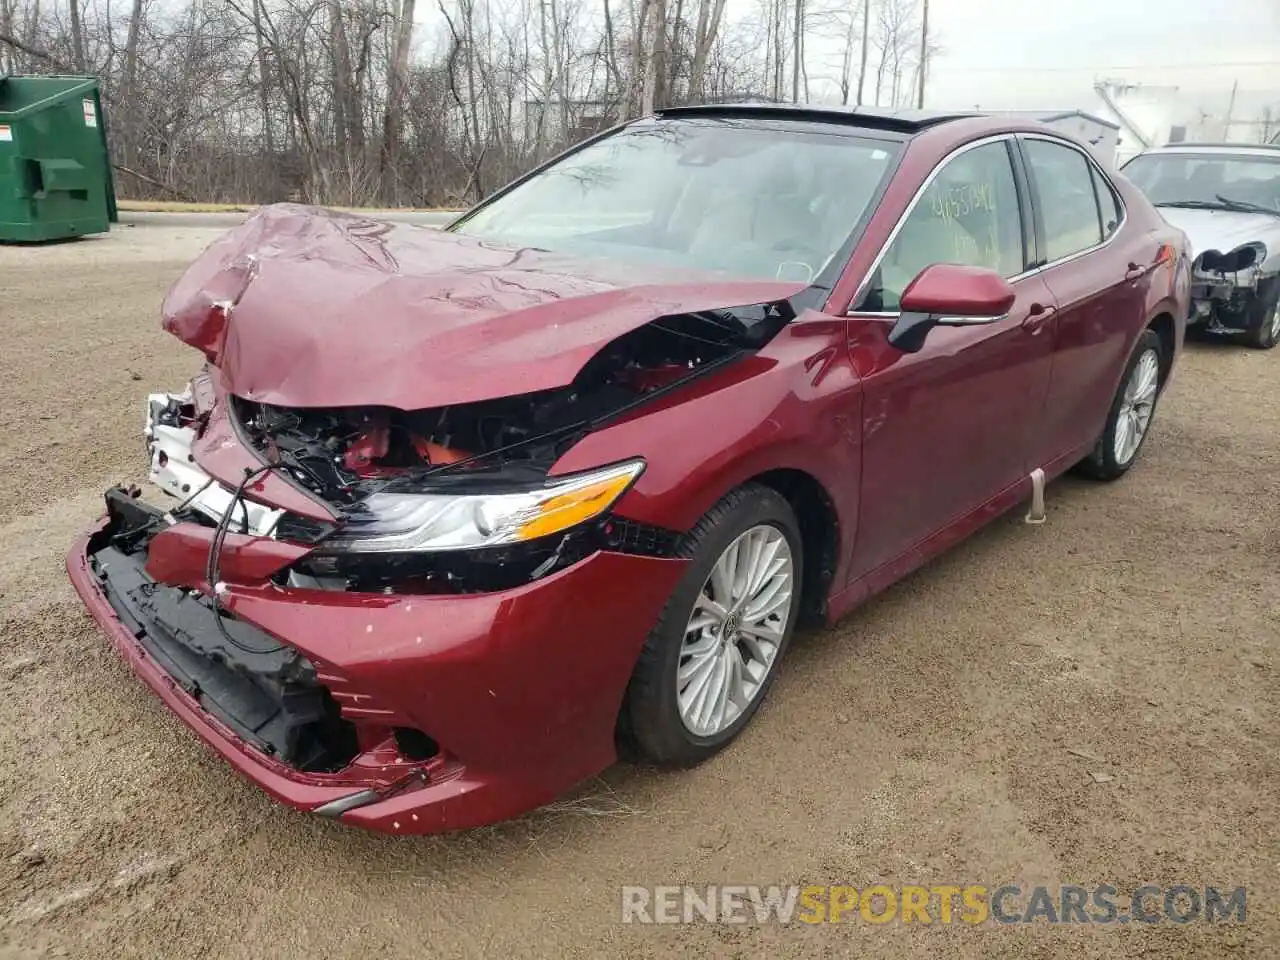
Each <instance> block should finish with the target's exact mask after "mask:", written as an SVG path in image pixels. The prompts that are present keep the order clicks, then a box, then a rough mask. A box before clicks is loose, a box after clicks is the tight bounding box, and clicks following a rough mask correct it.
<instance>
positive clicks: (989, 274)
mask: <svg viewBox="0 0 1280 960" xmlns="http://www.w3.org/2000/svg"><path fill="white" fill-rule="evenodd" d="M1016 298H1017V294H1016V293H1014V290H1013V287H1012V286H1010V285H1009V281H1008V280H1006V279H1005V278H1004V277H1002V276H1000V274H998V273H996V272H995V271H994V270H989V269H987V268H986V267H962V266H960V265H959V264H955V263H935V264H932V265H930V266H927V267H925V268H924V269H923V270H921V271H920V272H919V273H918V274H916V278H915V279H914V280H912V281H911V282H910V283H909V284H907V289H905V290H903V291H902V303H901V311H902V312H901V314H900V316H899V317H898V322H897V323H895V324H894V325H893V329H892V330H890V331H889V343H890V344H892V345H893V346H894V347H897V348H898V349H899V350H901V351H903V352H904V353H917V352H918V351H919V350H920V348H921V347H923V346H924V340H925V337H927V336H928V335H929V331H930V330H932V329H933V328H934V327H937V326H947V327H951V326H967V325H968V324H976V323H995V322H996V321H997V320H1000V319H1002V318H1004V317H1005V316H1007V315H1008V313H1009V310H1010V309H1012V307H1013V301H1014V300H1015V299H1016Z"/></svg>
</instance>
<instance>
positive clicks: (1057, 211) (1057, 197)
mask: <svg viewBox="0 0 1280 960" xmlns="http://www.w3.org/2000/svg"><path fill="white" fill-rule="evenodd" d="M1023 146H1024V148H1025V149H1026V154H1027V165H1028V166H1030V168H1031V179H1032V182H1033V183H1034V184H1035V191H1036V199H1037V200H1038V201H1039V207H1040V218H1041V219H1042V220H1043V221H1044V239H1045V253H1044V256H1045V259H1046V260H1048V261H1054V260H1060V259H1061V258H1063V257H1069V256H1071V254H1073V253H1079V252H1080V251H1081V250H1088V249H1089V248H1090V247H1093V246H1097V245H1098V244H1099V243H1101V242H1102V217H1101V216H1100V215H1099V213H1098V198H1097V195H1096V194H1095V193H1094V192H1093V167H1092V165H1091V164H1090V163H1089V161H1088V160H1086V159H1085V156H1084V154H1082V153H1081V152H1080V151H1078V150H1073V149H1072V148H1071V147H1066V146H1062V145H1060V144H1057V143H1051V142H1049V141H1048V140H1030V139H1028V140H1025V141H1023Z"/></svg>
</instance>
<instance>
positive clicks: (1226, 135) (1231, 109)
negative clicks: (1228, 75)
mask: <svg viewBox="0 0 1280 960" xmlns="http://www.w3.org/2000/svg"><path fill="white" fill-rule="evenodd" d="M1239 89H1240V80H1239V78H1237V79H1236V80H1235V82H1233V83H1232V84H1231V99H1230V100H1229V101H1227V119H1226V122H1225V123H1223V125H1222V139H1223V140H1230V139H1231V115H1232V114H1233V113H1235V112H1236V91H1237V90H1239Z"/></svg>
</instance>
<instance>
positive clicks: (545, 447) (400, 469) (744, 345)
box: [234, 304, 791, 507]
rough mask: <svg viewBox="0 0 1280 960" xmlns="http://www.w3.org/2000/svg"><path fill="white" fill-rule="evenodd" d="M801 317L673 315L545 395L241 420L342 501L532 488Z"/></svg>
mask: <svg viewBox="0 0 1280 960" xmlns="http://www.w3.org/2000/svg"><path fill="white" fill-rule="evenodd" d="M789 319H791V315H790V313H789V308H787V307H786V305H785V304H783V305H765V306H758V307H748V308H736V309H734V310H719V311H703V312H700V313H694V314H682V315H679V316H673V317H664V318H661V319H660V320H656V321H654V322H653V323H651V324H648V325H646V326H644V327H641V328H639V329H637V330H634V331H632V332H631V333H628V334H626V335H624V336H623V337H620V338H619V339H618V340H616V341H614V342H613V343H611V344H610V345H609V346H608V347H606V348H605V349H604V350H603V351H602V352H601V353H599V354H597V355H596V356H595V357H594V358H593V359H592V360H591V361H590V362H589V363H588V364H587V365H586V366H585V367H584V368H583V369H582V371H581V372H580V373H579V374H578V376H577V377H576V378H575V379H574V382H573V383H571V384H570V385H568V386H566V387H561V388H558V389H554V390H545V391H540V392H538V393H532V394H525V395H521V396H514V397H500V398H496V399H493V400H485V401H480V402H477V403H469V404H465V405H462V406H455V407H442V408H438V409H431V410H409V411H406V410H396V409H392V408H386V407H381V408H380V407H356V408H346V409H322V408H282V407H274V406H270V405H267V404H260V403H253V402H250V401H246V400H243V399H240V398H235V399H234V413H235V420H236V421H237V423H238V425H239V427H240V429H241V431H242V433H243V435H244V438H245V439H246V440H247V441H248V442H249V444H250V445H251V446H252V447H253V448H254V449H255V450H256V451H257V452H258V453H259V454H260V455H261V456H263V457H264V458H266V459H268V460H272V461H276V460H278V461H280V462H282V463H284V464H285V465H286V466H287V467H288V468H289V470H290V473H291V475H292V476H293V477H294V478H295V479H297V480H299V481H300V482H301V483H302V484H303V485H304V486H305V487H306V488H307V489H308V490H310V491H311V492H312V493H315V494H317V495H318V496H320V497H322V498H323V499H324V500H326V501H328V502H330V503H332V504H334V505H335V506H338V507H346V506H351V505H353V504H356V503H358V502H359V501H360V499H361V498H362V497H364V496H367V495H368V494H369V493H371V492H374V491H378V492H394V491H398V490H403V489H407V488H415V489H420V488H422V487H423V485H428V486H430V487H432V488H437V489H438V488H448V487H450V486H452V485H457V484H467V485H473V484H474V483H475V482H476V481H477V480H479V481H482V482H484V483H485V484H486V485H497V486H498V487H501V486H504V485H511V484H520V483H527V482H529V481H531V480H535V481H536V480H539V479H541V478H543V477H545V476H546V474H547V471H548V469H549V468H550V467H551V466H552V464H554V463H555V461H556V460H557V459H559V457H560V456H562V455H563V454H564V452H565V451H566V450H568V449H569V447H571V446H573V444H574V443H576V442H577V441H578V440H580V439H581V438H582V437H583V436H584V435H586V434H587V433H589V432H590V431H591V430H593V429H596V428H598V427H599V426H601V425H603V424H604V423H606V422H608V421H609V420H612V419H614V418H616V417H619V416H621V415H623V414H625V413H627V412H629V411H630V410H632V409H634V408H636V407H637V406H639V405H640V404H641V403H643V402H645V401H648V400H651V399H653V398H655V397H657V396H660V395H662V394H664V393H667V392H669V391H671V390H673V389H676V388H678V387H680V386H682V385H683V384H685V383H688V382H689V381H691V380H693V379H695V378H697V377H700V376H702V375H704V374H706V373H708V372H709V371H711V370H714V369H717V368H718V367H720V366H721V365H723V364H724V363H726V362H728V361H731V360H733V359H735V358H737V357H739V356H741V355H742V354H743V353H744V352H745V351H748V350H751V349H753V348H756V347H759V346H762V345H763V344H764V343H765V342H767V341H768V340H769V339H770V338H771V337H772V336H773V335H774V334H776V333H777V331H778V330H779V329H780V328H781V326H782V325H783V324H785V323H786V322H787V321H788V320H789Z"/></svg>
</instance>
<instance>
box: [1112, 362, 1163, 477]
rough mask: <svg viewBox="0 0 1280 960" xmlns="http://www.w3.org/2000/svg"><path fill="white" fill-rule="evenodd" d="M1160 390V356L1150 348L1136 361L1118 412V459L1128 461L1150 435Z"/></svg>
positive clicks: (1116, 434) (1116, 433) (1122, 461)
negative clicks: (1157, 395) (1152, 416)
mask: <svg viewBox="0 0 1280 960" xmlns="http://www.w3.org/2000/svg"><path fill="white" fill-rule="evenodd" d="M1159 390H1160V358H1159V356H1158V355H1157V354H1156V352H1155V351H1154V350H1147V351H1145V352H1144V353H1143V354H1142V356H1140V357H1139V358H1138V362H1137V363H1135V364H1134V365H1133V370H1132V371H1131V372H1130V374H1129V382H1128V383H1126V384H1125V387H1124V396H1123V398H1122V399H1121V401H1120V409H1119V411H1118V412H1117V414H1116V429H1115V449H1114V453H1115V457H1116V463H1118V464H1122V465H1123V464H1126V463H1128V462H1129V461H1130V460H1132V459H1133V457H1134V455H1135V454H1136V453H1137V452H1138V447H1140V446H1142V438H1143V437H1145V436H1146V435H1147V428H1148V427H1149V426H1150V425H1151V415H1152V413H1154V412H1155V406H1156V394H1157V393H1158V392H1159Z"/></svg>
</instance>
